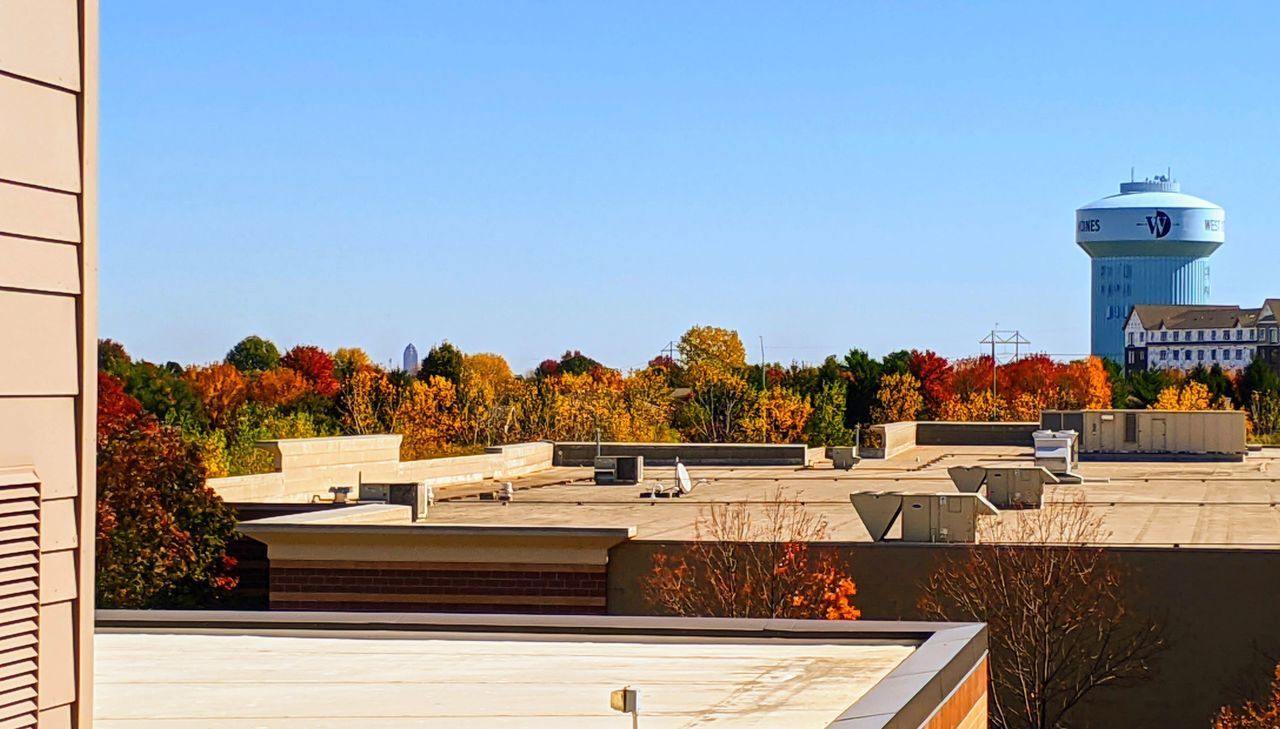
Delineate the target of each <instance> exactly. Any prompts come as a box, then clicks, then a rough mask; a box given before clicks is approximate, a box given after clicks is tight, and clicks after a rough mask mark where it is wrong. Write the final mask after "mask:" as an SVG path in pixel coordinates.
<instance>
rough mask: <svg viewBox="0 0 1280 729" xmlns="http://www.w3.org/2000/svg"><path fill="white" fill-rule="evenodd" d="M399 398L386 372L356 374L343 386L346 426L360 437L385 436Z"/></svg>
mask: <svg viewBox="0 0 1280 729" xmlns="http://www.w3.org/2000/svg"><path fill="white" fill-rule="evenodd" d="M398 394H399V393H398V392H397V391H396V388H395V386H394V385H392V384H391V381H390V380H389V379H388V378H387V376H386V374H384V373H383V372H382V370H379V369H376V368H374V367H365V368H362V369H359V370H356V371H355V372H354V373H353V374H351V375H350V376H348V377H347V378H346V379H345V380H343V382H342V391H341V394H340V397H339V400H338V402H339V406H340V409H341V411H342V424H343V426H344V427H346V429H347V430H348V431H349V432H351V433H355V434H357V435H370V434H373V433H385V432H386V430H387V427H388V425H389V422H390V421H391V420H392V413H393V412H394V410H395V408H396V405H397V404H398V400H399V398H398V397H397V395H398Z"/></svg>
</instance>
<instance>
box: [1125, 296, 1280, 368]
mask: <svg viewBox="0 0 1280 729" xmlns="http://www.w3.org/2000/svg"><path fill="white" fill-rule="evenodd" d="M1278 315H1280V299H1267V300H1266V301H1264V302H1263V304H1262V306H1259V307H1257V308H1253V309H1245V308H1242V307H1240V306H1227V305H1186V306H1177V305H1156V304H1138V305H1136V306H1134V307H1132V308H1131V309H1130V310H1129V316H1128V318H1127V319H1126V320H1125V324H1124V343H1125V360H1124V366H1125V372H1126V373H1133V372H1138V371H1141V370H1159V369H1176V370H1183V371H1187V370H1192V369H1194V368H1196V367H1212V366H1214V365H1219V366H1221V367H1222V369H1224V370H1229V371H1239V370H1243V369H1244V368H1245V367H1248V366H1249V363H1250V362H1252V361H1253V360H1254V359H1256V358H1262V359H1263V360H1265V361H1266V362H1267V363H1268V364H1270V365H1271V366H1272V367H1273V368H1275V369H1277V371H1280V316H1278Z"/></svg>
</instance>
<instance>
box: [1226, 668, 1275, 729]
mask: <svg viewBox="0 0 1280 729" xmlns="http://www.w3.org/2000/svg"><path fill="white" fill-rule="evenodd" d="M1273 675H1274V679H1273V680H1272V682H1271V686H1270V688H1269V693H1268V695H1267V698H1266V699H1265V700H1264V701H1262V702H1254V701H1246V702H1245V703H1244V704H1243V705H1241V706H1239V707H1235V706H1224V707H1222V710H1221V711H1219V712H1218V716H1217V718H1215V719H1214V720H1213V729H1276V727H1280V665H1277V666H1276V669H1275V673H1274V674H1273Z"/></svg>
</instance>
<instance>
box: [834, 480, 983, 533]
mask: <svg viewBox="0 0 1280 729" xmlns="http://www.w3.org/2000/svg"><path fill="white" fill-rule="evenodd" d="M849 500H850V501H852V502H853V507H854V508H855V509H857V511H858V516H859V517H860V518H861V519H862V524H863V526H865V527H866V528H867V532H868V533H870V534H871V538H872V539H873V540H874V541H877V542H880V541H884V538H885V536H886V535H887V534H888V533H889V528H890V527H891V526H892V525H893V522H894V520H895V519H896V518H897V517H898V515H899V514H901V516H902V541H903V542H919V543H935V542H960V543H968V544H972V543H974V542H976V541H977V540H978V517H979V516H997V515H999V512H998V511H996V508H995V507H994V506H992V505H991V502H989V501H987V500H986V499H984V498H982V496H981V495H979V494H904V493H901V492H896V491H864V492H860V493H853V494H849Z"/></svg>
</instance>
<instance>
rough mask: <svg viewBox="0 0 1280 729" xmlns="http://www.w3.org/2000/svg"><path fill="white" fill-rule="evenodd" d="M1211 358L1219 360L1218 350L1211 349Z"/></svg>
mask: <svg viewBox="0 0 1280 729" xmlns="http://www.w3.org/2000/svg"><path fill="white" fill-rule="evenodd" d="M1209 359H1211V360H1213V361H1215V362H1216V361H1217V360H1218V350H1216V349H1211V350H1209Z"/></svg>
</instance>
